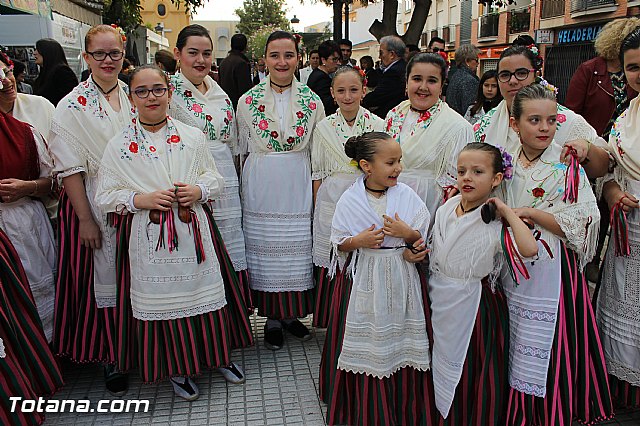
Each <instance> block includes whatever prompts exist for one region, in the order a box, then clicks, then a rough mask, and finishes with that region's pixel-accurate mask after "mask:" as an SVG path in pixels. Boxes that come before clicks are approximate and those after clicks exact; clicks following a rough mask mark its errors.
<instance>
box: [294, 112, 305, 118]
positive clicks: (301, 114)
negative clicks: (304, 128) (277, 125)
mask: <svg viewBox="0 0 640 426" xmlns="http://www.w3.org/2000/svg"><path fill="white" fill-rule="evenodd" d="M296 117H298V118H302V117H304V114H303V113H302V111H298V112H296Z"/></svg>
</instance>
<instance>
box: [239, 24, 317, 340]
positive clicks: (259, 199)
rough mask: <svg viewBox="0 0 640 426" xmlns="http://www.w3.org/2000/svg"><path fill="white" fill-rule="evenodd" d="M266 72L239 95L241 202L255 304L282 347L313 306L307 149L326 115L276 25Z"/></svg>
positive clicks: (301, 333)
mask: <svg viewBox="0 0 640 426" xmlns="http://www.w3.org/2000/svg"><path fill="white" fill-rule="evenodd" d="M265 50H266V52H265V56H266V63H267V67H268V69H269V76H268V77H267V78H265V79H264V80H263V81H262V82H261V83H260V84H258V85H257V86H255V87H254V88H253V89H251V90H249V91H248V92H247V93H245V94H244V95H243V96H242V97H241V98H240V101H239V102H238V129H239V138H240V145H241V150H240V152H245V151H246V150H247V149H248V150H249V156H248V157H247V160H246V162H245V164H244V170H243V174H242V203H243V206H242V209H243V225H244V235H245V242H246V252H247V264H248V268H249V278H250V286H251V289H252V292H253V294H252V298H253V304H254V306H255V307H256V308H257V309H258V312H259V314H260V315H263V316H266V317H267V318H268V319H267V321H266V324H265V346H267V347H268V348H270V349H273V350H277V349H280V348H282V345H283V342H284V336H283V327H284V328H285V329H286V330H287V331H289V332H290V333H291V334H292V335H293V336H294V337H296V338H298V339H301V340H307V339H309V338H310V337H311V335H310V333H309V330H308V329H307V327H306V326H304V325H303V324H302V323H301V322H300V321H299V320H298V318H301V317H304V316H306V315H307V314H310V313H312V312H313V305H314V297H313V296H314V289H313V287H314V283H313V259H312V249H311V246H312V240H311V238H312V237H311V218H312V207H313V206H312V204H313V195H312V185H311V164H310V160H309V151H310V146H311V139H312V134H313V131H314V128H315V126H316V124H317V123H319V122H320V121H321V120H322V119H323V118H324V110H323V108H322V102H321V101H320V98H319V97H318V96H317V95H316V94H315V93H313V92H312V91H311V89H309V88H308V87H307V86H305V85H304V84H300V83H298V81H297V80H296V79H295V78H294V72H295V69H296V64H297V62H298V45H297V43H296V39H295V38H294V37H293V36H292V35H291V34H289V33H287V32H284V31H276V32H274V33H272V34H271V35H270V36H269V38H268V40H267V45H266V49H265Z"/></svg>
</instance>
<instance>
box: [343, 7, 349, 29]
mask: <svg viewBox="0 0 640 426" xmlns="http://www.w3.org/2000/svg"><path fill="white" fill-rule="evenodd" d="M344 38H346V39H349V0H344Z"/></svg>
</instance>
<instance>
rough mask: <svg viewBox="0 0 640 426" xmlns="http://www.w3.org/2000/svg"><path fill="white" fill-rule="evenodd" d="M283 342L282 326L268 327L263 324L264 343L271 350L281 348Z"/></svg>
mask: <svg viewBox="0 0 640 426" xmlns="http://www.w3.org/2000/svg"><path fill="white" fill-rule="evenodd" d="M283 344H284V334H283V333H282V327H270V328H267V326H266V325H265V326H264V345H265V346H266V347H267V348H268V349H271V350H272V351H277V350H279V349H282V345H283Z"/></svg>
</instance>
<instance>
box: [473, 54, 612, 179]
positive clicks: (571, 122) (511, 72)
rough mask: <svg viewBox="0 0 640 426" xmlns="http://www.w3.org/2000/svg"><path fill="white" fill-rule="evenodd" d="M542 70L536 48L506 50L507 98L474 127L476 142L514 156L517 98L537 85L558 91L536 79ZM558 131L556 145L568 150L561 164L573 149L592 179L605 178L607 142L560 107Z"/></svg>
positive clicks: (501, 70) (502, 80) (502, 66)
mask: <svg viewBox="0 0 640 426" xmlns="http://www.w3.org/2000/svg"><path fill="white" fill-rule="evenodd" d="M541 68H542V58H540V55H539V51H538V48H537V47H536V46H535V45H529V46H522V45H515V46H511V47H509V48H507V49H505V50H504V51H503V52H502V55H500V60H499V61H498V69H497V71H498V75H497V76H498V88H499V89H500V93H501V94H502V97H503V98H504V99H503V100H502V102H500V103H499V104H498V106H497V107H495V108H494V109H492V110H491V111H489V112H488V113H487V114H485V115H484V116H483V117H482V119H481V120H480V121H479V122H477V123H476V124H475V125H474V126H473V130H474V132H475V138H476V141H477V142H486V143H490V144H492V145H501V146H503V147H504V148H505V149H506V150H507V151H508V152H509V153H510V154H511V155H515V154H516V152H517V151H518V150H519V149H520V136H519V135H518V134H517V133H516V131H515V130H513V129H512V128H511V127H510V125H509V120H510V116H511V104H512V103H513V99H514V98H515V96H516V94H517V93H518V92H519V91H520V90H521V89H522V88H523V87H526V86H529V85H531V84H533V83H535V82H536V81H539V82H541V84H542V85H544V87H546V88H547V89H548V90H551V91H554V92H555V91H557V89H556V88H555V87H553V86H552V85H551V84H549V83H548V82H546V81H545V80H544V79H541V78H538V77H536V74H537V73H538V71H539V70H540V69H541ZM557 121H558V130H557V132H556V134H555V139H554V142H555V143H556V144H559V145H561V146H565V145H566V146H565V147H564V149H563V150H562V153H561V160H562V161H565V160H567V156H568V155H569V151H570V148H571V149H572V152H575V154H576V156H577V158H578V161H579V162H580V164H581V165H582V166H583V167H584V169H585V172H586V173H587V175H588V176H589V177H590V178H596V177H599V176H603V175H604V174H605V173H606V172H607V169H608V167H609V155H608V154H607V152H606V151H605V149H603V148H605V147H606V142H605V141H604V140H603V139H602V138H601V137H599V136H598V134H597V133H596V131H595V129H594V128H593V127H591V125H589V123H587V121H586V120H585V119H584V118H583V117H582V116H580V115H578V114H576V113H575V112H573V111H571V110H570V109H568V108H566V107H565V106H563V105H560V104H558V115H557Z"/></svg>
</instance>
